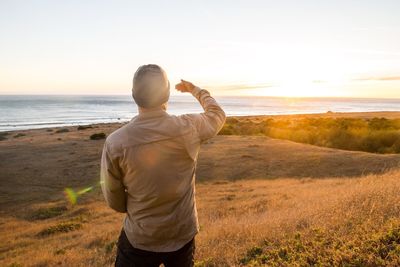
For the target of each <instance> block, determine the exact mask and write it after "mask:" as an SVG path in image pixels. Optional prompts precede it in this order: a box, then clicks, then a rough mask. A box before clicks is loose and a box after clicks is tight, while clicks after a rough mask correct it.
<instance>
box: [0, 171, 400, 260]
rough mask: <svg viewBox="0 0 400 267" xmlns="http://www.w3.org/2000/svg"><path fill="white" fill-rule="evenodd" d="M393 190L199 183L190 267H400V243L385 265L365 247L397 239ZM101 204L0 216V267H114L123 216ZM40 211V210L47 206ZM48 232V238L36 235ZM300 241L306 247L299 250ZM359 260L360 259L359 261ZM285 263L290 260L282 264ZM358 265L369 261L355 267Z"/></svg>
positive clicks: (303, 183) (360, 184)
mask: <svg viewBox="0 0 400 267" xmlns="http://www.w3.org/2000/svg"><path fill="white" fill-rule="evenodd" d="M399 191H400V172H399V171H393V172H389V173H386V174H383V175H377V176H376V175H370V176H366V177H361V178H353V179H346V178H335V179H323V180H321V179H318V180H314V179H277V180H247V181H236V182H227V181H218V182H209V183H203V184H199V185H198V186H197V203H198V211H199V216H200V225H201V231H200V233H199V235H198V236H197V240H196V241H197V251H196V262H197V265H198V266H237V265H246V264H247V265H255V266H258V265H262V264H263V263H265V262H268V261H267V260H268V259H269V260H270V261H269V262H268V263H269V264H268V265H273V263H275V264H276V265H277V266H286V265H287V266H291V265H293V261H291V260H293V259H297V260H296V261H295V262H297V263H300V262H301V261H300V260H304V261H305V262H306V261H307V259H308V260H310V259H311V260H312V259H314V260H319V261H320V263H321V264H322V263H324V264H322V265H325V266H326V265H330V264H328V263H331V264H332V265H340V264H342V265H343V266H345V265H346V264H347V265H348V266H365V265H368V264H365V263H369V264H370V266H379V265H382V266H383V265H388V266H389V265H390V264H392V265H391V266H396V265H398V264H400V257H399V255H400V254H397V256H393V255H396V254H393V253H398V252H399V249H400V247H399V246H400V240H398V239H397V240H394V241H393V242H392V243H393V244H388V245H385V246H384V248H385V249H388V250H389V252H390V251H394V252H392V254H390V255H391V257H387V258H385V259H382V257H381V256H380V254H379V251H378V252H374V251H371V250H369V249H368V248H365V246H366V245H368V244H369V243H368V242H373V241H374V240H375V241H376V240H378V241H379V240H381V239H379V238H383V237H386V236H387V235H389V234H390V233H392V234H393V235H395V234H396V232H394V231H396V229H398V227H399V226H400V194H399V193H398V192H399ZM100 197H101V196H100V195H99V192H97V193H92V195H91V196H90V197H89V198H88V199H86V200H85V201H84V203H81V204H80V205H78V206H76V207H73V208H71V207H70V208H68V209H67V210H65V211H64V213H63V214H60V215H57V216H55V217H51V218H48V219H41V220H34V221H32V219H31V220H27V219H24V218H20V219H18V218H16V217H13V216H11V215H10V216H6V217H2V219H1V224H0V233H1V235H2V241H3V242H2V244H1V247H0V251H1V257H0V265H1V266H19V265H18V264H20V265H21V266H25V265H26V266H53V265H61V266H107V265H110V264H112V262H113V259H114V254H115V241H116V238H117V236H118V233H119V230H120V225H121V220H122V216H121V215H119V214H116V213H114V212H113V211H111V210H110V209H108V208H106V207H105V205H104V203H103V202H102V200H101V199H99V198H100ZM56 204H57V205H60V204H62V203H56ZM52 205H54V204H52ZM51 207H52V206H49V208H51ZM37 209H41V210H42V211H43V209H44V207H40V208H39V207H36V210H37ZM32 212H33V213H34V212H35V209H34V210H33V211H32ZM78 224H79V227H67V229H66V231H64V230H65V228H64V226H66V225H67V226H68V225H69V226H71V225H75V226H76V225H78ZM61 226H62V227H61ZM396 227H397V228H396ZM49 229H52V230H51V234H46V235H43V234H40V233H43V231H49ZM54 229H56V230H54ZM57 229H61V230H60V231H57ZM53 230H54V231H53ZM391 231H392V232H391ZM395 237H396V236H394V238H395ZM299 239H301V244H303V248H302V249H300V250H296V249H294V248H295V246H296V247H297V246H298V241H296V240H299ZM385 240H386V239H385ZM364 241H365V242H364ZM324 242H326V244H325V245H323V244H324ZM396 242H397V243H396ZM329 244H336V245H338V244H340V247H338V249H335V247H334V246H333V245H329ZM375 245H376V246H377V244H375ZM378 245H379V244H378ZM381 246H382V244H381ZM390 246H392V247H390ZM396 246H397V247H396ZM282 247H283V248H286V249H285V250H284V251H283V252H282V251H280V250H279V249H281V248H282ZM339 248H340V249H339ZM396 249H397V250H396ZM285 251H286V252H285ZM361 252H362V253H364V254H361V256H360V255H359V253H361ZM389 252H388V253H389ZM274 253H275V254H274ZM285 253H286V254H285ZM274 255H275V256H274ZM285 255H286V256H285ZM287 255H289V256H290V257H291V260H290V259H288V258H285V257H288V256H287ZM355 255H359V257H358V258H357V257H356V256H355ZM384 255H386V256H387V254H384ZM274 257H275V258H274ZM296 257H297V258H296ZM318 257H320V258H318ZM360 258H361V259H365V261H366V262H364V263H363V262H361V263H360V264H358V265H357V264H354V262H355V261H356V260H359V259H360ZM26 259H29V262H28V261H26ZM316 263H318V262H316ZM378 263H381V264H378ZM13 264H14V265H13Z"/></svg>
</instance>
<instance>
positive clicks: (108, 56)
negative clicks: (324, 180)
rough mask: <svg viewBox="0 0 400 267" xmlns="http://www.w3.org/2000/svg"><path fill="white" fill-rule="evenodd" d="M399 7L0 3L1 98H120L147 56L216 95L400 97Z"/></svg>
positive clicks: (177, 76)
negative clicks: (82, 95) (97, 96)
mask: <svg viewBox="0 0 400 267" xmlns="http://www.w3.org/2000/svg"><path fill="white" fill-rule="evenodd" d="M399 13H400V4H399V2H398V1H391V0H386V1H374V2H372V1H364V2H358V3H355V2H351V3H350V2H348V1H335V2H328V1H324V2H322V1H316V0H308V1H301V3H300V2H299V1H283V2H279V3H278V2H276V1H249V2H226V1H202V2H198V3H190V5H187V4H186V3H184V4H183V3H181V2H179V1H170V2H168V4H167V3H166V2H163V1H156V2H154V3H147V2H141V3H139V2H135V1H123V2H121V3H119V4H118V5H117V4H111V3H108V2H97V1H85V3H82V2H80V1H68V2H62V3H61V2H54V1H38V2H36V1H31V2H22V1H21V2H20V1H2V2H1V3H0V26H1V27H0V34H1V36H2V41H1V42H0V58H1V61H0V73H1V74H0V75H1V76H0V94H129V90H130V87H131V79H132V75H133V73H134V71H135V70H136V68H137V67H138V66H140V65H142V64H147V63H157V64H159V65H161V66H163V67H164V68H165V69H166V71H167V72H168V75H169V77H170V80H171V83H176V82H178V81H179V79H180V78H185V79H187V80H190V81H193V82H194V83H196V84H198V85H199V86H202V87H206V88H208V89H210V90H214V93H215V94H216V95H263V96H286V97H299V96H300V97H308V96H343V97H383V98H400V71H399V70H400V17H399V16H398V14H399ZM265 85H268V86H265ZM173 94H175V92H173Z"/></svg>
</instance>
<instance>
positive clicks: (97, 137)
mask: <svg viewBox="0 0 400 267" xmlns="http://www.w3.org/2000/svg"><path fill="white" fill-rule="evenodd" d="M105 138H106V134H105V133H95V134H92V135H91V136H90V140H101V139H105Z"/></svg>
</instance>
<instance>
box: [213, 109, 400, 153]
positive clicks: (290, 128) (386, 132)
mask: <svg viewBox="0 0 400 267" xmlns="http://www.w3.org/2000/svg"><path fill="white" fill-rule="evenodd" d="M219 134H221V135H266V136H269V137H272V138H278V139H286V140H291V141H295V142H299V143H306V144H311V145H317V146H323V147H331V148H338V149H345V150H357V151H366V152H373V153H400V119H386V118H373V119H362V118H331V117H325V118H323V117H320V118H318V117H313V118H311V117H309V118H308V117H305V118H304V117H303V118H301V117H300V118H296V119H289V118H261V119H256V120H253V119H250V118H239V117H236V118H228V119H227V121H226V123H225V125H224V127H223V128H222V130H221V131H220V133H219Z"/></svg>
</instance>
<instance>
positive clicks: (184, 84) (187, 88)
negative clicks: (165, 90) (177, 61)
mask: <svg viewBox="0 0 400 267" xmlns="http://www.w3.org/2000/svg"><path fill="white" fill-rule="evenodd" d="M194 88H195V85H194V84H193V83H191V82H188V81H185V80H182V79H181V82H180V83H178V84H176V85H175V89H176V90H178V91H180V92H182V93H186V92H188V93H191V92H192V91H193V89H194Z"/></svg>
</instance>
